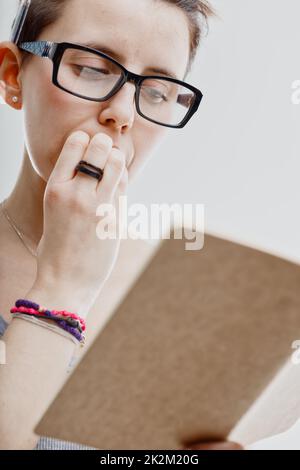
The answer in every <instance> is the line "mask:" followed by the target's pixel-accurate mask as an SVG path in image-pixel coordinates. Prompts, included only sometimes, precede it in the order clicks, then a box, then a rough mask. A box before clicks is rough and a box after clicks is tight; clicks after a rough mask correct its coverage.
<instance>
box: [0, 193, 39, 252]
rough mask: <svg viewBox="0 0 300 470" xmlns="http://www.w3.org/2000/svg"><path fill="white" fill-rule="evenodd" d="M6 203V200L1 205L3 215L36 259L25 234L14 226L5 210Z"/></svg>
mask: <svg viewBox="0 0 300 470" xmlns="http://www.w3.org/2000/svg"><path fill="white" fill-rule="evenodd" d="M5 202H6V199H5V200H4V201H2V203H1V209H2V212H3V214H4V215H5V217H6V219H7V221H8V223H9V224H10V225H11V227H12V228H13V229H14V231H15V232H16V234H17V235H18V237H19V238H20V240H21V241H22V243H23V245H24V246H25V248H26V249H27V250H28V251H29V252H30V253H31V254H32V256H34V257H35V258H36V257H37V253H36V251H34V250H32V248H30V246H28V245H27V243H26V242H25V240H24V233H23V232H22V231H21V230H20V229H19V228H18V227H17V226H16V224H14V222H13V221H12V220H11V218H10V216H9V215H8V212H7V210H6V208H5V205H4V204H5Z"/></svg>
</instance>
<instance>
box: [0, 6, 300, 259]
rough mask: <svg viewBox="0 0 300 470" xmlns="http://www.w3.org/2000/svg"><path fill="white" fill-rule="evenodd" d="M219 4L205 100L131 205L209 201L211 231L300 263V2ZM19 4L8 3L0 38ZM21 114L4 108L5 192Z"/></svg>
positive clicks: (207, 46) (206, 50)
mask: <svg viewBox="0 0 300 470" xmlns="http://www.w3.org/2000/svg"><path fill="white" fill-rule="evenodd" d="M212 1H213V5H214V6H215V8H216V9H217V11H218V13H219V19H218V20H214V21H213V23H212V24H211V28H210V33H209V35H208V37H207V38H206V39H205V41H204V43H203V44H202V48H200V51H199V54H198V57H197V61H196V63H195V66H194V71H193V73H192V74H191V75H190V77H189V78H188V79H187V80H189V81H190V82H191V83H194V84H195V85H196V86H198V87H199V88H201V89H202V90H203V92H204V94H205V97H204V100H203V103H202V105H201V106H200V110H199V112H198V115H197V116H196V117H195V118H194V120H193V121H192V122H191V123H190V124H189V125H188V126H187V127H186V128H184V129H182V130H173V129H170V130H169V132H170V133H169V139H168V140H167V141H166V142H164V143H163V145H162V146H161V147H160V149H159V150H158V151H157V152H156V154H155V157H154V158H153V160H152V161H151V162H150V163H149V164H148V166H147V168H146V171H145V172H144V174H143V175H142V176H141V177H140V179H139V180H137V182H135V183H134V184H133V186H132V187H131V189H130V202H134V201H136V200H138V201H139V202H146V203H148V204H151V203H152V202H170V203H171V202H194V203H203V204H205V208H206V230H207V232H210V233H216V234H219V235H220V236H223V237H224V238H231V239H234V240H237V241H241V242H243V243H245V244H248V245H253V246H256V247H258V248H261V249H264V250H267V251H270V252H274V253H277V254H281V255H282V256H284V257H287V258H290V259H293V260H295V261H300V243H299V238H300V237H299V236H300V219H299V217H298V213H299V199H300V198H299V196H300V186H299V184H298V175H299V173H300V163H299V157H298V154H299V150H300V133H299V132H298V123H299V122H300V105H298V106H297V105H292V103H291V94H292V90H291V85H292V82H293V81H294V80H296V79H300V61H299V60H297V57H298V44H299V42H300V32H299V25H298V18H299V15H300V2H299V1H298V0H287V2H284V3H282V2H281V1H280V0H264V1H263V2H262V1H261V0H251V2H249V1H247V0H212ZM15 4H16V2H15V0H0V13H1V14H0V39H1V40H3V39H6V38H7V37H8V26H10V24H11V21H12V19H13V13H14V11H15ZM21 115H22V113H21V112H16V111H12V110H11V109H9V108H8V107H7V106H4V105H2V106H0V120H1V131H0V132H1V150H2V151H1V159H2V162H1V163H2V166H1V168H2V170H1V175H0V197H1V198H3V197H4V196H5V195H6V194H7V193H8V191H9V190H10V189H11V188H12V185H13V184H14V181H15V178H16V174H17V168H19V166H20V162H21V149H22V132H21V126H22V116H21ZM170 168H171V169H172V170H171V172H170V170H169V169H170ZM153 181H154V182H155V184H152V182H153Z"/></svg>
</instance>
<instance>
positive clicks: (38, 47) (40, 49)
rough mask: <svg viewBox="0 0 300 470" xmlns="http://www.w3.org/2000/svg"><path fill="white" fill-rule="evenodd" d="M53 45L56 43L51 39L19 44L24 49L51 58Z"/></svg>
mask: <svg viewBox="0 0 300 470" xmlns="http://www.w3.org/2000/svg"><path fill="white" fill-rule="evenodd" d="M53 45H54V43H53V42H50V41H33V42H22V43H21V44H18V47H19V48H20V49H22V50H23V51H27V52H31V54H34V55H38V56H40V57H49V58H51V54H50V52H51V50H52V47H53Z"/></svg>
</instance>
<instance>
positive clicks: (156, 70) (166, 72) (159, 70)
mask: <svg viewBox="0 0 300 470" xmlns="http://www.w3.org/2000/svg"><path fill="white" fill-rule="evenodd" d="M80 45H81V46H84V47H91V48H92V49H97V50H98V51H99V52H103V53H104V54H107V55H109V56H111V57H112V58H113V59H116V60H117V61H118V62H122V61H124V56H122V55H121V54H118V53H117V52H116V51H114V50H113V49H111V48H110V47H107V46H104V45H103V44H99V43H95V42H86V43H83V42H81V43H80ZM148 69H149V70H152V71H153V72H154V73H159V74H163V75H166V76H168V77H170V78H174V79H175V80H179V78H178V77H176V75H174V74H173V73H172V72H170V71H169V70H167V69H164V68H159V67H148Z"/></svg>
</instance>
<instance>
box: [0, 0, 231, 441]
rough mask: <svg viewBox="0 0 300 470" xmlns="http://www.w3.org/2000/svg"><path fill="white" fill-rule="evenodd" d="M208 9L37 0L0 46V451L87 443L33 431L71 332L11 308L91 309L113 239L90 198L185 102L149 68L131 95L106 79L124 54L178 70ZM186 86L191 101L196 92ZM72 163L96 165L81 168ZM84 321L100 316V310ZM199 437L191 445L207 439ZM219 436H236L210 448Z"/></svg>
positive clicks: (127, 0) (189, 57)
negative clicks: (13, 122) (3, 126)
mask: <svg viewBox="0 0 300 470" xmlns="http://www.w3.org/2000/svg"><path fill="white" fill-rule="evenodd" d="M211 14H212V10H211V9H210V7H209V6H208V5H207V4H206V3H204V2H202V1H196V0H186V1H176V0H174V1H172V0H160V1H156V0H153V1H148V0H140V1H139V2H136V1H135V0H114V1H110V2H106V1H104V0H85V1H84V2H82V1H81V0H65V1H58V0H33V1H32V3H31V6H30V9H29V12H28V15H27V17H26V20H25V23H24V26H23V29H22V31H21V32H20V35H19V37H18V41H17V44H15V43H13V42H12V41H8V42H2V43H1V44H0V64H1V69H0V80H1V81H0V83H1V96H2V97H3V99H4V100H5V102H6V103H7V104H8V105H9V106H11V107H12V108H13V109H15V110H20V109H23V111H24V118H25V120H24V124H25V126H24V127H25V147H24V158H23V164H22V169H21V172H20V174H19V177H18V180H17V182H16V185H15V187H14V189H13V191H12V193H11V194H10V196H9V197H8V198H7V199H6V200H5V201H4V202H5V204H3V205H2V211H1V219H0V239H1V240H0V257H1V266H2V270H1V279H0V282H1V293H2V295H1V305H0V307H1V309H0V312H1V313H2V330H3V331H5V337H4V339H5V343H6V349H7V357H8V358H9V361H8V363H7V364H6V366H5V367H3V368H2V374H1V383H0V397H1V400H0V402H1V405H0V423H1V424H0V426H1V428H0V446H1V448H2V449H33V448H36V449H42V448H43V449H46V448H47V449H48V448H50V449H54V448H62V449H67V448H85V447H84V446H80V445H76V444H73V443H61V442H59V441H56V440H55V439H46V438H40V437H39V436H37V435H35V434H34V433H33V429H34V427H35V425H36V423H37V422H38V421H39V419H40V417H41V416H42V415H43V413H44V412H45V410H46V409H47V407H48V406H49V404H50V403H51V401H52V399H53V398H54V396H55V394H56V393H57V392H58V391H59V389H60V388H61V386H62V384H63V382H64V380H65V378H66V370H67V366H68V364H69V362H70V358H71V357H72V354H73V348H74V344H73V343H72V342H71V341H67V340H66V338H65V337H63V336H62V335H59V334H54V333H53V331H50V330H49V329H47V328H46V327H45V325H46V323H48V324H50V323H51V322H52V320H50V319H41V318H37V319H36V322H35V323H33V322H31V321H20V320H18V319H16V318H13V319H12V318H11V314H10V309H11V308H12V306H13V305H14V303H15V301H16V299H18V298H20V297H22V298H24V299H30V300H32V301H35V302H38V304H39V305H44V306H46V308H47V309H48V310H53V309H56V310H58V309H59V310H60V311H61V310H66V311H68V312H76V313H77V314H79V315H80V316H81V318H84V319H85V318H86V317H87V315H88V314H90V312H91V311H92V310H94V311H96V310H98V312H99V310H100V309H101V302H100V300H99V294H100V292H101V290H102V287H103V285H104V283H105V281H106V280H107V279H108V277H109V276H110V274H111V272H112V269H113V267H114V264H115V261H116V258H117V254H118V251H119V245H120V243H119V242H120V240H119V239H112V240H109V239H107V240H99V238H98V237H97V236H96V230H95V228H96V225H97V224H98V223H99V217H96V209H97V207H98V206H99V205H100V204H102V203H107V202H108V203H111V204H113V205H114V206H115V207H117V201H118V198H119V196H121V195H126V192H127V188H128V183H129V182H130V181H132V179H133V177H135V176H136V175H137V174H138V172H139V171H140V170H141V169H142V167H143V166H144V165H145V163H146V162H147V159H148V158H149V156H150V154H151V152H153V149H154V147H155V146H156V145H157V144H159V143H160V142H161V141H162V139H163V137H164V136H165V133H166V130H167V127H168V125H177V124H180V122H182V120H183V118H184V117H185V115H186V114H187V111H189V110H192V105H193V103H194V102H193V100H191V101H190V102H188V104H186V105H184V106H180V105H179V107H177V108H176V109H177V111H178V114H175V115H174V116H173V115H171V114H170V113H168V109H167V111H166V108H165V103H166V101H164V100H165V96H166V95H165V94H166V90H168V93H169V92H170V93H173V92H174V90H175V92H176V93H178V90H179V89H180V88H179V84H178V83H177V84H175V82H173V83H172V82H171V81H169V82H168V80H167V81H159V79H157V80H153V78H152V79H149V80H148V82H147V81H144V82H143V84H142V86H141V88H142V89H141V90H140V94H139V96H140V98H139V101H137V102H135V101H134V96H135V91H136V88H135V83H134V81H133V80H132V81H128V82H127V83H125V82H124V83H122V85H123V86H122V87H119V89H117V88H116V84H117V83H119V84H121V82H119V80H120V78H121V77H122V76H123V77H124V70H125V69H122V66H123V67H126V70H129V71H130V72H132V73H133V74H137V75H155V76H159V77H160V78H163V77H173V78H175V79H176V80H184V77H185V76H186V74H187V73H188V71H189V69H190V66H191V64H192V61H193V58H194V56H195V53H196V49H197V46H198V43H199V38H200V33H201V30H200V29H201V28H200V25H199V22H198V19H199V18H202V19H207V18H208V17H209V16H210V15H211ZM99 26H101V27H99ZM38 41H47V43H43V42H38ZM33 42H35V45H33V44H32V43H33ZM62 42H64V43H68V46H63V45H60V46H58V44H60V43H62ZM50 43H51V44H50ZM72 45H73V46H72ZM76 45H77V46H79V47H76ZM50 46H51V47H50ZM55 48H56V55H55V56H54V51H55ZM97 51H98V52H101V53H102V55H99V54H97ZM109 58H112V59H113V60H110V59H109ZM48 59H52V60H53V62H54V63H52V61H51V60H48ZM116 61H117V62H118V63H117V62H116ZM53 67H54V70H55V71H56V80H54V79H53V81H52V72H53ZM99 67H101V68H99ZM128 77H129V78H132V77H133V75H131V76H129V75H128ZM100 80H101V86H100V85H99V83H100ZM136 83H138V82H136ZM182 90H184V88H183V89H182ZM191 91H192V88H186V89H185V92H186V93H185V94H184V93H183V92H182V95H181V97H183V98H184V97H187V96H190V95H189V94H190V93H191ZM192 96H195V100H196V97H197V99H198V101H200V98H201V97H200V92H199V93H198V94H197V95H193V94H192ZM157 103H160V106H159V107H157ZM161 103H163V104H164V106H162V105H161ZM138 106H139V107H140V109H138ZM176 106H177V105H176ZM193 109H194V110H195V107H194V108H193ZM157 110H158V111H157ZM182 110H184V113H183V114H182ZM138 111H139V112H138ZM180 113H181V115H180ZM179 118H180V119H179ZM176 119H177V121H176ZM81 161H84V162H87V163H88V164H89V165H93V167H91V166H89V165H86V164H81V166H80V167H78V166H77V165H78V164H79V162H81ZM92 170H93V171H92ZM101 170H103V173H101ZM21 242H23V243H21ZM94 260H97V263H95V262H94ZM3 293H5V295H3ZM23 318H24V317H23ZM93 318H94V317H93ZM95 318H96V317H95ZM42 323H43V325H44V326H43V325H42ZM52 323H53V322H52ZM8 325H9V328H7V326H8ZM88 327H89V328H90V329H94V328H96V327H97V325H96V319H95V324H94V322H93V323H90V324H89V325H88ZM54 365H55V366H54ZM50 370H51V374H50V373H49V371H50ZM25 377H26V381H25ZM20 423H22V425H21V426H20ZM195 445H196V446H197V443H196V444H194V446H192V445H190V446H189V448H203V444H200V445H199V447H195ZM228 445H229V447H230V448H236V447H238V446H237V445H235V444H232V445H231V444H227V443H219V444H214V446H215V447H213V448H218V446H221V448H223V447H224V446H225V447H226V446H227V447H228ZM208 448H211V444H208Z"/></svg>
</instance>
